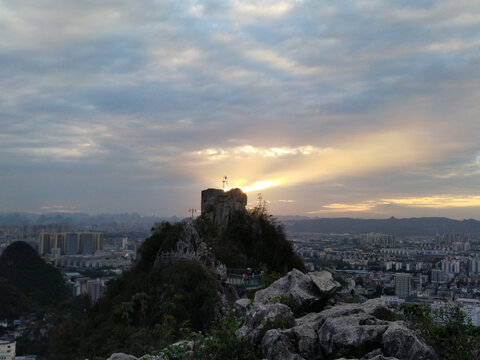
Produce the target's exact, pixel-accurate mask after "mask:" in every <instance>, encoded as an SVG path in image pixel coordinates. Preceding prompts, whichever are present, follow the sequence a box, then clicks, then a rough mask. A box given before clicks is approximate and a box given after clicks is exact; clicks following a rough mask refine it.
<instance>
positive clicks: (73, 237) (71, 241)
mask: <svg viewBox="0 0 480 360" xmlns="http://www.w3.org/2000/svg"><path fill="white" fill-rule="evenodd" d="M78 250H79V244H78V234H77V233H66V236H65V255H76V254H78Z"/></svg>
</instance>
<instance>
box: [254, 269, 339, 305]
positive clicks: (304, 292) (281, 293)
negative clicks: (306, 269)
mask: <svg viewBox="0 0 480 360" xmlns="http://www.w3.org/2000/svg"><path fill="white" fill-rule="evenodd" d="M340 287H341V286H340V284H339V283H337V282H336V281H334V280H333V277H332V274H331V273H329V272H328V271H319V272H315V273H308V274H304V273H302V272H301V271H298V270H296V269H293V270H292V271H290V272H289V273H288V274H287V275H286V276H284V277H282V278H280V279H278V280H277V281H275V282H274V283H273V284H271V285H270V286H269V287H268V288H266V289H264V290H260V291H257V292H256V294H255V301H254V303H255V304H267V303H271V302H275V301H277V302H278V301H282V299H283V300H286V301H288V302H290V303H291V306H292V307H294V308H295V309H296V310H298V311H299V312H308V311H320V310H322V309H323V307H324V306H325V304H326V302H327V301H328V299H329V298H330V297H331V296H332V295H333V294H334V293H335V292H336V291H337V290H338V289H340Z"/></svg>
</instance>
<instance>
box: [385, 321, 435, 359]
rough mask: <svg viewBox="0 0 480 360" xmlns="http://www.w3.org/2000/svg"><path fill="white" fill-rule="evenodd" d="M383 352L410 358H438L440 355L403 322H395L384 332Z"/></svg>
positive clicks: (399, 357) (400, 357)
mask: <svg viewBox="0 0 480 360" xmlns="http://www.w3.org/2000/svg"><path fill="white" fill-rule="evenodd" d="M382 342H383V352H384V353H385V355H387V356H394V357H396V358H398V359H409V360H437V359H438V356H437V354H435V352H434V351H433V350H432V348H431V347H429V346H427V345H426V344H425V343H424V342H423V341H421V340H420V339H419V338H418V336H417V335H416V334H415V332H413V331H412V330H410V329H408V328H407V327H406V326H405V323H403V322H400V321H399V322H394V323H392V324H391V325H390V326H389V327H388V329H387V330H386V331H385V333H384V334H383V338H382Z"/></svg>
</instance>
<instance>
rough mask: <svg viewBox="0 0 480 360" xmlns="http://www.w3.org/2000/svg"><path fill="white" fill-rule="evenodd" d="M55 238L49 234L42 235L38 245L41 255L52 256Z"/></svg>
mask: <svg viewBox="0 0 480 360" xmlns="http://www.w3.org/2000/svg"><path fill="white" fill-rule="evenodd" d="M52 245H53V238H52V235H51V234H49V233H43V232H42V233H40V241H39V243H38V253H39V254H40V255H46V254H50V250H51V249H52Z"/></svg>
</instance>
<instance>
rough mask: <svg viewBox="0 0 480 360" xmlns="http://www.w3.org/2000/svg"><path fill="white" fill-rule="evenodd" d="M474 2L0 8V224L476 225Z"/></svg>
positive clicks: (477, 44) (478, 82)
mask: <svg viewBox="0 0 480 360" xmlns="http://www.w3.org/2000/svg"><path fill="white" fill-rule="evenodd" d="M479 19H480V4H478V3H476V2H474V1H458V2H455V3H452V2H448V1H435V2H433V1H418V2H415V3H412V2H407V1H398V2H389V1H373V0H362V1H358V2H355V4H352V3H351V2H343V1H340V2H335V3H331V2H326V1H318V2H313V1H306V0H305V1H302V0H290V1H265V0H264V1H240V0H235V1H220V0H209V1H205V2H197V1H185V2H178V1H147V2H142V3H137V2H134V3H131V2H126V1H120V2H119V1H106V2H102V3H96V2H76V1H58V0H48V1H47V2H42V3H41V4H40V3H35V2H31V1H24V0H20V1H2V2H1V3H0V24H1V25H0V29H1V32H2V35H3V36H2V38H1V39H0V64H1V70H0V92H1V94H2V95H1V96H0V124H1V126H2V131H1V132H0V212H13V211H22V212H31V213H42V212H54V211H58V212H85V213H90V214H99V213H119V212H130V213H133V212H138V213H140V214H155V215H158V216H180V217H182V216H185V217H186V216H188V209H191V208H197V209H198V208H199V206H200V191H201V190H202V189H206V188H222V180H223V177H224V176H227V177H228V186H229V187H240V188H242V189H243V190H244V191H247V194H248V197H249V205H250V206H254V204H255V202H256V201H257V194H258V193H262V197H263V199H265V200H267V201H268V207H269V211H271V212H272V213H273V214H276V215H306V216H319V217H338V216H348V217H361V218H385V217H390V216H395V217H419V216H445V217H450V218H454V219H464V218H475V219H480V190H479V188H480V187H479V185H480V141H479V136H478V134H479V133H480V121H478V118H479V115H480V102H479V101H478V100H479V98H480V90H479V89H480V72H479V71H478V63H479V61H480V51H479V50H480V41H479V39H480V38H479V36H478V33H479V30H480V25H479V23H480V22H479Z"/></svg>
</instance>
